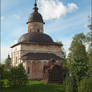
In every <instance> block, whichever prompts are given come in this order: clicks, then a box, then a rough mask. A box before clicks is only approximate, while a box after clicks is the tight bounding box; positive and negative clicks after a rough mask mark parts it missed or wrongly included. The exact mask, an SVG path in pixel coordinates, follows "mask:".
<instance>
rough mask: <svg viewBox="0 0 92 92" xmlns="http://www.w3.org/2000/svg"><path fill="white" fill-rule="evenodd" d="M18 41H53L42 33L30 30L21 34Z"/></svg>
mask: <svg viewBox="0 0 92 92" xmlns="http://www.w3.org/2000/svg"><path fill="white" fill-rule="evenodd" d="M18 42H19V43H20V42H24V43H26V42H34V43H47V44H49V43H54V42H53V40H52V38H51V37H50V36H48V35H47V34H44V33H37V32H30V33H26V34H24V35H22V36H21V37H20V38H19V40H18Z"/></svg>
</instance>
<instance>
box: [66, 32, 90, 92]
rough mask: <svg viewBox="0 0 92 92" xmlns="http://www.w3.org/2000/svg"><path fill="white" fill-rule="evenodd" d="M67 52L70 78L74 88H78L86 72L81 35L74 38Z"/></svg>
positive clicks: (83, 39)
mask: <svg viewBox="0 0 92 92" xmlns="http://www.w3.org/2000/svg"><path fill="white" fill-rule="evenodd" d="M69 50H70V52H69V55H68V59H67V62H68V67H69V71H70V76H71V77H72V78H73V80H74V84H75V85H76V87H78V84H79V82H80V81H81V80H82V78H83V77H84V76H86V74H87V70H88V67H87V60H88V58H87V53H86V48H85V35H84V34H83V33H80V34H77V35H75V36H74V38H73V41H72V43H71V47H70V49H69ZM73 87H74V86H73ZM74 89H75V88H74ZM75 90H76V91H74V92H77V88H76V89H75ZM66 92H67V91H66Z"/></svg>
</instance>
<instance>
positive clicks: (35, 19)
mask: <svg viewBox="0 0 92 92" xmlns="http://www.w3.org/2000/svg"><path fill="white" fill-rule="evenodd" d="M33 9H34V11H33V13H32V14H30V16H29V19H28V22H27V24H28V23H31V22H40V23H43V24H44V21H43V18H42V16H41V14H40V13H39V12H38V7H37V3H36V2H35V4H34V8H33Z"/></svg>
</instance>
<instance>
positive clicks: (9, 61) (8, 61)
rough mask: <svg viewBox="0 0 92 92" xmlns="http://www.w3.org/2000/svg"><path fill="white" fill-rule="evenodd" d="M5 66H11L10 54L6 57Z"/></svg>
mask: <svg viewBox="0 0 92 92" xmlns="http://www.w3.org/2000/svg"><path fill="white" fill-rule="evenodd" d="M4 62H5V66H10V65H11V58H10V56H9V55H8V57H7V58H6V59H5V61H4Z"/></svg>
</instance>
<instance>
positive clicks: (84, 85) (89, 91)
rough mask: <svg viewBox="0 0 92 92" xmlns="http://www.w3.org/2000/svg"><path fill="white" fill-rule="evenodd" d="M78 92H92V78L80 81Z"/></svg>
mask: <svg viewBox="0 0 92 92" xmlns="http://www.w3.org/2000/svg"><path fill="white" fill-rule="evenodd" d="M78 92H92V77H85V78H84V79H83V80H81V81H80V84H79V87H78Z"/></svg>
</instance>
